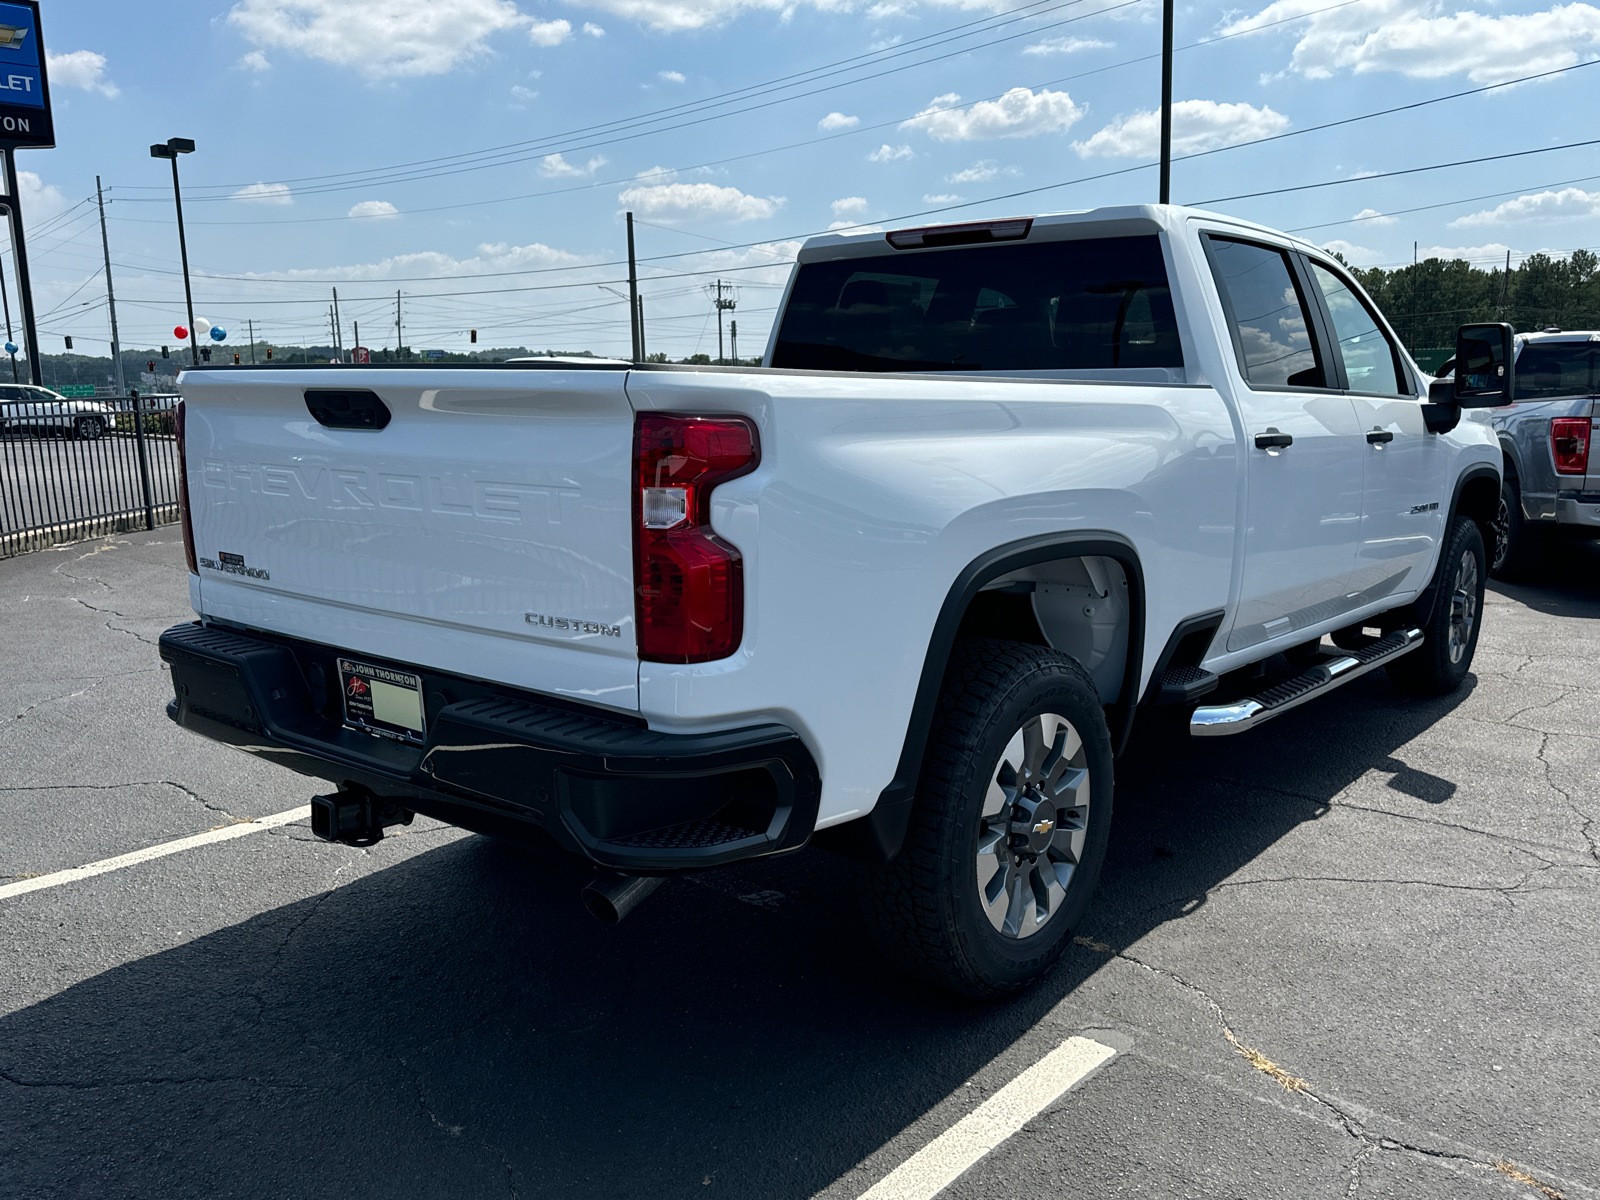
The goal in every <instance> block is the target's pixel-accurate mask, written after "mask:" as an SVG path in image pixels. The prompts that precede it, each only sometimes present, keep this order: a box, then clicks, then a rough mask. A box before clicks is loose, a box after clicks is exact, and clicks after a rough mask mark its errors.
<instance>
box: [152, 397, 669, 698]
mask: <svg viewBox="0 0 1600 1200" xmlns="http://www.w3.org/2000/svg"><path fill="white" fill-rule="evenodd" d="M623 382H624V372H622V371H620V370H615V371H612V370H550V369H547V368H538V367H531V368H527V369H507V368H499V369H484V370H461V369H457V370H438V369H428V368H424V367H418V368H392V369H376V370H352V369H350V368H348V367H347V368H344V369H338V368H332V369H329V370H326V371H299V370H296V371H284V370H266V371H237V372H235V371H199V372H190V373H188V374H186V375H185V376H184V377H183V380H182V391H183V394H184V397H185V400H186V402H187V403H186V408H187V410H188V421H187V458H188V474H189V489H190V497H191V501H192V505H191V507H192V512H193V521H194V533H195V547H196V551H197V555H198V558H199V559H200V585H199V590H200V607H201V609H202V610H203V612H204V613H205V615H206V616H208V617H212V618H216V619H221V620H227V621H233V622H236V623H239V624H243V625H249V626H254V627H257V628H262V629H265V630H268V631H272V632H278V633H284V634H289V635H291V636H296V637H303V638H306V639H308V640H312V641H317V642H321V643H324V644H327V645H331V646H335V647H338V648H342V649H347V650H350V651H353V652H356V653H360V654H364V655H368V656H373V657H379V658H383V659H386V660H388V661H392V662H399V663H412V664H416V665H420V666H430V667H434V668H438V669H443V670H450V671H454V672H457V673H460V674H466V675H473V676H477V677H479V678H485V679H489V680H492V681H495V682H500V683H507V684H513V685H515V686H519V687H527V688H532V689H535V690H538V691H543V692H548V693H551V694H555V695H562V696H570V697H573V698H581V699H583V700H586V701H588V702H590V703H600V704H605V705H608V706H610V707H614V708H621V709H634V708H636V707H637V703H638V701H637V695H638V684H637V674H638V673H637V660H636V657H635V651H634V628H633V625H634V622H633V565H632V553H633V552H632V537H631V517H630V511H631V510H630V486H629V479H630V473H631V470H632V447H633V413H632V410H631V408H630V407H629V404H628V400H627V396H626V394H625V392H624V390H623ZM241 385H243V386H241ZM324 389H331V390H334V391H339V390H343V391H361V392H370V393H372V394H375V395H376V396H377V397H378V398H379V400H381V401H382V404H383V406H384V407H385V408H387V410H388V412H389V418H388V423H387V425H386V426H385V427H384V428H382V429H371V428H336V427H329V426H328V425H325V424H323V423H321V422H319V421H318V420H317V419H316V418H315V417H314V416H313V415H312V412H311V411H310V408H309V407H308V404H307V393H308V392H311V393H312V394H313V399H317V393H319V392H321V391H323V390H324ZM319 403H320V401H319ZM336 403H337V402H336ZM380 423H381V422H380Z"/></svg>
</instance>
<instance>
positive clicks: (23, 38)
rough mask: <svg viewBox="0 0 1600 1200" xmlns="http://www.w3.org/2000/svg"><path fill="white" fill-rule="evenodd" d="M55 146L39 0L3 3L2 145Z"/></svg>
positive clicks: (0, 23)
mask: <svg viewBox="0 0 1600 1200" xmlns="http://www.w3.org/2000/svg"><path fill="white" fill-rule="evenodd" d="M55 144H56V133H55V126H54V123H53V122H52V121H51V119H50V81H49V78H48V77H47V76H46V74H45V61H44V43H43V40H42V39H41V38H40V36H39V4H38V0H21V2H15V0H7V2H0V145H5V146H31V147H35V148H42V149H48V148H49V147H51V146H54V145H55Z"/></svg>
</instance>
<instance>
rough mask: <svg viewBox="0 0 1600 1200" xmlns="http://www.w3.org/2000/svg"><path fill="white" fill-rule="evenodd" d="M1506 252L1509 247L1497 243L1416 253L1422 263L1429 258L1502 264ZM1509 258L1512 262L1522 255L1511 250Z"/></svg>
mask: <svg viewBox="0 0 1600 1200" xmlns="http://www.w3.org/2000/svg"><path fill="white" fill-rule="evenodd" d="M1507 250H1511V247H1510V246H1505V245H1502V244H1501V243H1499V242H1490V243H1489V244H1488V245H1487V246H1423V247H1422V248H1421V249H1420V250H1418V251H1417V257H1418V258H1421V259H1423V260H1424V261H1426V260H1427V259H1430V258H1442V259H1444V260H1446V261H1447V262H1448V261H1452V260H1454V259H1458V258H1464V259H1466V260H1467V261H1468V262H1501V263H1503V262H1505V260H1506V251H1507ZM1511 257H1512V258H1513V259H1514V260H1515V259H1521V258H1522V255H1520V254H1518V253H1517V252H1516V251H1514V250H1512V251H1511Z"/></svg>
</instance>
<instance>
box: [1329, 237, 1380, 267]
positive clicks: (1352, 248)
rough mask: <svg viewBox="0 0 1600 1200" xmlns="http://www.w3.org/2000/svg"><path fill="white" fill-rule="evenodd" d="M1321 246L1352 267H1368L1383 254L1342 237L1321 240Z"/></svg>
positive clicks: (1378, 260)
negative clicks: (1325, 240)
mask: <svg viewBox="0 0 1600 1200" xmlns="http://www.w3.org/2000/svg"><path fill="white" fill-rule="evenodd" d="M1322 248H1323V249H1324V250H1326V251H1327V252H1328V253H1329V254H1337V255H1338V256H1339V257H1340V258H1342V259H1344V260H1345V262H1347V263H1349V264H1350V265H1351V266H1352V267H1369V266H1372V265H1373V264H1374V263H1377V262H1381V261H1382V260H1383V256H1382V255H1381V254H1379V253H1378V252H1377V251H1376V250H1368V249H1367V248H1366V247H1365V246H1358V245H1356V244H1355V243H1354V242H1347V241H1345V240H1344V239H1343V238H1334V239H1333V240H1332V241H1327V242H1323V243H1322Z"/></svg>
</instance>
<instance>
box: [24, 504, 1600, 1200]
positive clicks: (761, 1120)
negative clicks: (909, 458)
mask: <svg viewBox="0 0 1600 1200" xmlns="http://www.w3.org/2000/svg"><path fill="white" fill-rule="evenodd" d="M190 615H191V614H190V613H189V611H188V607H187V591H186V583H185V577H184V570H183V554H182V546H181V544H180V538H179V535H178V532H177V529H176V528H175V527H167V528H163V529H160V530H157V531H156V532H155V533H154V534H152V535H144V534H137V535H129V536H121V537H117V538H112V539H104V540H99V541H93V542H86V543H80V544H77V545H73V546H66V547H58V548H56V549H53V550H48V551H43V552H40V553H36V554H29V555H24V556H21V557H18V558H14V559H11V560H8V561H5V562H0V617H3V625H0V629H3V630H4V631H5V638H4V641H5V647H6V653H5V654H4V656H3V659H0V716H3V718H4V719H3V727H0V1196H4V1197H8V1198H9V1197H19V1198H26V1200H44V1198H54V1197H145V1196H148V1197H161V1198H162V1200H174V1198H178V1197H191V1196H192V1197H224V1196H230V1197H278V1196H285V1197H289V1196H292V1197H305V1196H340V1197H366V1196H372V1197H409V1196H419V1197H423V1196H425V1197H434V1196H451V1197H477V1196H486V1197H504V1196H520V1197H550V1198H567V1197H571V1198H587V1197H639V1198H644V1197H679V1196H702V1197H703V1196H712V1195H718V1194H721V1195H727V1196H736V1197H752V1198H768V1197H771V1198H781V1200H806V1198H808V1197H813V1196H821V1197H825V1198H827V1200H847V1198H855V1197H861V1196H863V1195H864V1194H866V1193H867V1192H868V1191H869V1190H870V1189H874V1188H875V1187H876V1189H877V1190H876V1191H875V1192H874V1198H875V1200H876V1197H878V1196H888V1195H896V1196H901V1195H904V1196H910V1195H915V1194H919V1193H918V1192H917V1191H916V1187H917V1186H918V1185H917V1184H916V1182H915V1179H914V1178H913V1176H915V1175H916V1172H915V1171H914V1170H913V1169H912V1168H914V1167H917V1165H918V1164H920V1163H922V1162H923V1161H924V1159H926V1158H928V1157H929V1156H932V1157H934V1158H937V1157H938V1155H939V1154H941V1153H944V1151H945V1150H946V1149H948V1148H950V1147H952V1146H957V1144H958V1143H961V1142H962V1140H963V1136H965V1135H967V1134H971V1131H972V1130H974V1129H977V1128H978V1127H979V1126H981V1125H982V1123H983V1121H984V1120H985V1119H986V1115H987V1116H992V1115H993V1114H994V1113H995V1112H997V1111H1000V1110H1006V1109H1007V1105H1008V1104H1011V1102H1012V1101H1013V1100H1014V1099H1015V1097H1016V1096H1018V1095H1020V1094H1021V1092H1020V1091H1019V1089H1021V1090H1022V1091H1026V1087H1025V1086H1024V1085H1027V1084H1028V1083H1029V1081H1030V1080H1033V1079H1034V1078H1035V1077H1036V1074H1035V1073H1036V1072H1037V1071H1038V1070H1039V1069H1040V1067H1041V1064H1046V1063H1047V1062H1049V1061H1052V1060H1050V1059H1049V1058H1048V1057H1047V1056H1049V1055H1051V1052H1053V1051H1056V1050H1057V1048H1058V1047H1063V1046H1069V1048H1070V1045H1079V1046H1081V1045H1085V1044H1090V1045H1093V1046H1097V1047H1100V1050H1099V1051H1098V1052H1097V1054H1098V1057H1097V1058H1096V1059H1095V1062H1097V1063H1098V1065H1097V1066H1095V1067H1094V1069H1093V1070H1092V1071H1086V1072H1079V1073H1077V1074H1075V1075H1074V1076H1073V1078H1074V1079H1076V1082H1074V1083H1073V1085H1072V1086H1071V1088H1070V1090H1068V1091H1066V1092H1065V1093H1064V1094H1062V1095H1060V1096H1059V1097H1055V1096H1053V1091H1052V1090H1051V1089H1047V1091H1046V1093H1044V1098H1043V1100H1041V1101H1039V1102H1038V1103H1037V1104H1033V1105H1030V1106H1028V1107H1027V1108H1026V1109H1025V1110H1023V1111H1021V1112H1020V1113H1019V1114H1018V1115H1017V1119H1016V1121H1014V1122H1013V1123H1012V1125H1011V1126H1009V1127H1008V1128H1007V1129H1005V1130H1003V1131H1002V1132H1001V1133H1000V1134H998V1135H995V1136H991V1137H989V1139H988V1140H987V1141H984V1140H982V1139H981V1138H980V1140H979V1141H977V1142H973V1137H974V1136H977V1135H972V1136H966V1143H968V1144H969V1145H976V1147H977V1148H976V1149H975V1150H973V1151H972V1152H971V1155H970V1156H969V1157H975V1158H976V1162H975V1165H973V1166H971V1168H970V1169H968V1170H966V1171H965V1173H964V1174H961V1175H960V1176H959V1177H958V1178H955V1179H954V1182H952V1183H950V1185H949V1186H948V1187H947V1188H946V1189H945V1190H944V1191H943V1192H941V1193H940V1195H942V1196H948V1197H962V1198H978V1197H983V1198H985V1200H988V1198H992V1197H1001V1196H1003V1197H1006V1198H1007V1200H1032V1198H1035V1197H1037V1198H1039V1200H1043V1198H1045V1197H1051V1198H1057V1197H1096V1198H1099V1197H1107V1196H1148V1197H1159V1198H1171V1197H1195V1198H1199V1197H1219V1198H1234V1197H1241V1198H1243V1197H1247V1198H1251V1200H1254V1198H1257V1197H1283V1198H1286V1200H1307V1198H1311V1197H1328V1198H1330V1200H1334V1198H1349V1197H1363V1198H1366V1197H1371V1198H1378V1197H1382V1198H1384V1200H1394V1198H1411V1197H1417V1198H1435V1197H1437V1198H1441V1200H1477V1198H1479V1197H1484V1198H1488V1197H1496V1198H1498V1197H1508V1198H1518V1200H1520V1198H1532V1200H1553V1198H1554V1197H1557V1196H1562V1197H1567V1198H1569V1200H1577V1198H1579V1197H1594V1196H1600V1134H1597V1131H1600V1088H1597V1087H1596V1083H1595V1080H1596V1079H1597V1078H1600V967H1597V965H1596V947H1597V945H1600V904H1597V899H1600V887H1597V884H1600V782H1597V781H1600V771H1597V769H1596V768H1597V766H1600V722H1597V719H1596V718H1597V716H1600V683H1597V680H1596V666H1597V663H1600V550H1597V549H1595V548H1592V547H1579V548H1571V549H1568V550H1567V551H1565V552H1564V554H1563V559H1562V561H1561V563H1560V564H1559V565H1558V566H1557V567H1555V568H1554V569H1552V570H1551V571H1549V572H1547V573H1546V574H1545V575H1544V576H1543V577H1542V578H1540V579H1539V580H1537V581H1535V582H1533V583H1529V584H1526V585H1519V586H1514V587H1513V586H1503V585H1499V584H1495V585H1492V591H1491V593H1490V595H1489V598H1488V604H1487V607H1486V611H1485V614H1484V634H1483V641H1482V642H1481V644H1480V646H1479V650H1478V657H1477V662H1476V667H1475V671H1474V675H1473V676H1472V677H1471V678H1470V679H1469V682H1468V686H1467V687H1465V688H1464V689H1463V690H1462V691H1461V692H1459V693H1458V694H1456V695H1453V696H1450V697H1446V698H1444V699H1440V700H1432V701H1422V702H1419V701H1416V700H1413V699H1408V698H1406V697H1403V696H1401V695H1399V694H1397V693H1396V692H1394V691H1393V690H1392V689H1391V688H1390V687H1389V685H1388V683H1387V682H1386V681H1385V679H1384V678H1383V677H1382V675H1381V674H1379V675H1376V676H1369V677H1366V678H1364V679H1361V680H1358V681H1356V682H1355V683H1352V684H1351V685H1350V686H1349V687H1347V688H1345V689H1343V690H1342V691H1340V692H1339V693H1336V694H1335V695H1332V696H1330V697H1328V698H1326V699H1324V700H1321V701H1318V702H1317V703H1315V704H1312V705H1308V706H1306V707H1304V708H1302V709H1299V710H1297V711H1296V712H1294V713H1291V714H1288V715H1286V716H1284V717H1283V718H1281V719H1279V720H1277V721H1274V722H1273V723H1271V724H1270V725H1268V726H1266V727H1264V728H1262V729H1260V730H1257V731H1255V732H1253V733H1249V734H1245V735H1242V736H1239V737H1236V738H1228V739H1216V740H1211V741H1202V742H1190V741H1187V740H1186V739H1183V738H1181V737H1179V736H1177V735H1175V734H1173V733H1171V732H1170V731H1163V730H1159V729H1147V730H1145V731H1143V732H1142V733H1141V734H1139V735H1137V736H1136V739H1135V743H1134V745H1133V746H1132V747H1131V748H1130V750H1129V752H1128V754H1127V755H1126V757H1125V758H1124V759H1123V761H1122V762H1121V763H1120V764H1119V778H1118V788H1117V796H1116V803H1117V816H1116V824H1115V826H1114V831H1113V835H1112V849H1111V856H1110V861H1109V862H1108V864H1107V868H1106V871H1105V875H1104V877H1103V881H1102V884H1101V889H1100V893H1099V895H1098V897H1097V899H1096V901H1095V903H1094V905H1093V907H1092V909H1091V911H1090V914H1089V917H1088V918H1087V920H1086V921H1085V923H1084V925H1083V927H1082V928H1081V930H1080V931H1079V933H1080V935H1081V936H1080V938H1079V942H1078V944H1076V945H1074V947H1073V948H1072V950H1071V951H1070V953H1069V954H1068V956H1067V957H1066V959H1065V960H1064V961H1063V962H1062V963H1061V965H1060V966H1059V967H1058V968H1057V969H1056V970H1055V971H1054V972H1053V973H1052V974H1051V975H1050V976H1049V977H1048V978H1047V979H1046V980H1045V981H1044V983H1043V984H1041V985H1040V986H1039V987H1037V988H1035V989H1034V990H1033V991H1031V992H1029V993H1028V994H1026V995H1025V996H1023V997H1021V998H1019V999H1016V1000H1013V1001H1011V1002H1009V1003H1005V1004H998V1005H973V1004H970V1003H965V1002H959V1001H956V1000H953V999H950V998H947V997H944V996H941V995H939V994H936V993H931V992H928V991H926V990H924V989H922V988H921V987H919V986H917V985H915V984H912V983H908V982H906V981H904V980H902V979H900V978H899V977H897V976H895V975H894V974H892V973H890V971H889V970H888V969H887V968H885V967H883V966H882V965H881V964H880V962H879V959H878V956H877V955H876V954H875V953H874V951H873V948H872V946H871V944H870V942H869V941H868V940H867V938H866V935H865V932H864V930H863V928H862V925H861V922H860V918H859V915H858V905H859V892H860V887H859V883H860V881H859V876H858V873H857V868H856V867H855V866H854V865H853V864H851V863H849V862H846V861H844V860H841V859H837V858H832V857H829V856H828V855H826V854H825V853H823V852H821V851H806V852H803V853H801V854H799V855H797V856H794V857H792V858H789V859H785V860H780V861H773V862H767V863H760V864H755V865H749V866H744V867H740V868H736V869H731V870H727V871H724V872H720V873H712V874H707V875H704V876H701V877H699V878H696V879H692V880H675V881H672V882H669V883H668V884H667V885H666V886H664V887H662V888H661V889H660V890H658V891H657V892H656V893H655V895H654V896H652V897H651V899H650V900H649V901H648V902H647V903H646V904H644V905H643V906H642V907H641V908H640V909H639V910H638V911H637V912H636V913H635V914H634V915H633V916H631V917H629V918H628V920H627V921H626V922H625V923H623V924H622V925H620V926H617V927H614V928H609V927H604V926H601V925H599V924H598V923H596V922H595V921H594V920H593V918H591V917H590V916H589V915H588V914H587V913H586V912H584V911H583V909H582V908H581V906H580V905H579V902H578V899H577V892H578V889H579V887H580V886H581V884H582V883H584V882H586V880H587V877H588V873H587V872H586V871H584V870H583V869H582V868H581V867H579V866H577V865H575V864H569V863H566V862H563V861H559V860H551V859H546V858H542V857H539V856H537V855H533V854H531V853H529V852H525V851H520V850H516V849H513V848H510V847H507V846H504V845H501V844H498V843H496V842H493V841H490V840H488V839H485V838H481V837H477V836H474V835H469V834H465V833H462V832H460V831H458V830H454V829H451V828H448V827H445V826H440V825H436V824H433V823H431V822H428V821H426V820H424V819H422V818H418V820H417V822H416V823H415V824H414V825H413V826H411V827H410V828H409V829H406V830H404V831H403V832H402V833H400V834H399V835H398V836H392V837H389V838H386V839H385V840H384V841H383V842H381V843H380V844H378V845H377V846H375V847H372V848H370V849H366V850H359V849H352V848H348V847H342V846H330V845H325V844H323V843H321V842H318V841H316V840H315V839H313V838H312V837H311V834H310V831H309V829H308V828H307V827H306V825H305V823H304V821H299V822H294V821H291V822H289V823H286V824H282V825H278V826H275V827H272V828H266V827H264V826H263V827H260V828H259V829H258V828H257V827H255V826H250V827H248V828H247V829H246V835H245V836H238V837H233V838H232V839H231V840H226V841H214V842H208V843H205V844H200V845H197V846H194V847H193V848H189V849H184V850H182V851H181V852H177V853H171V854H167V855H166V856H165V857H160V858H157V859H154V860H152V861H148V862H140V863H137V864H136V865H131V866H126V867H124V868H123V869H119V870H113V871H109V872H107V873H104V874H99V875H94V876H92V877H87V878H78V877H73V878H72V881H70V882H65V883H62V884H60V886H52V887H47V888H42V889H41V890H36V891H32V892H28V893H26V894H20V895H17V894H12V895H6V894H5V893H4V888H5V887H6V886H7V885H10V884H15V883H20V882H22V881H24V880H25V879H29V878H34V877H42V876H44V875H46V874H48V873H51V872H56V871H61V870H64V869H68V868H74V867H82V866H86V865H88V864H93V863H97V862H100V861H102V860H104V859H107V858H109V857H112V856H117V855H123V854H127V853H129V852H133V851H139V850H144V849H149V848H155V847H161V846H163V845H164V844H166V843H170V842H172V841H173V840H174V839H181V838H186V837H189V836H190V835H196V834H205V833H206V832H207V831H210V830H217V831H218V835H219V836H220V834H221V833H225V832H227V831H228V830H232V829H237V828H240V826H239V825H238V822H240V821H241V820H254V819H256V818H261V817H266V816H269V815H272V814H280V813H283V812H285V811H286V810H289V809H292V808H295V807H296V806H299V805H302V804H304V803H305V801H306V799H307V797H308V796H309V793H310V790H311V789H310V787H309V785H308V782H307V781H304V780H302V779H300V778H299V777H298V776H295V775H292V774H290V773H289V772H287V771H284V770H282V769H279V768H276V767H272V766H270V765H268V764H265V763H261V762H258V761H255V760H253V759H251V758H249V757H248V756H246V755H243V754H240V753H238V752H236V751H232V750H227V749H224V748H222V747H219V746H216V745H213V744H211V743H208V742H206V741H204V740H202V739H200V738H198V737H196V736H194V735H192V734H188V733H186V732H184V731H182V730H179V729H177V728H176V727H174V726H173V725H171V723H170V722H169V721H168V720H167V718H166V716H165V713H164V706H165V704H166V701H167V700H168V698H169V697H170V688H169V683H168V680H167V676H166V674H165V672H164V671H163V669H162V667H161V665H160V663H159V661H158V659H157V656H156V647H155V641H156V638H157V636H158V634H159V633H160V631H161V630H162V629H164V628H166V627H167V626H169V625H171V624H174V623H176V622H178V621H180V620H184V619H187V618H188V617H189V616H190ZM201 840H202V842H204V839H201ZM1075 1038H1076V1039H1080V1040H1079V1041H1078V1042H1076V1043H1074V1042H1072V1041H1071V1039H1075ZM1069 1044H1070V1045H1069ZM1101 1059H1104V1061H1101ZM1035 1090H1037V1089H1035ZM1012 1107H1013V1108H1014V1107H1015V1105H1014V1104H1013V1105H1012ZM1011 1129H1015V1132H1011V1131H1010V1130H1011ZM980 1132H981V1131H980ZM990 1146H992V1149H990V1148H989V1147H990ZM958 1148H959V1147H958ZM985 1150H987V1153H985V1152H984V1151H985ZM897 1168H899V1170H897ZM906 1179H910V1180H912V1182H911V1184H909V1185H907V1187H906V1188H901V1184H900V1183H899V1182H898V1181H901V1180H906ZM897 1188H900V1189H901V1190H896V1189H897ZM907 1189H909V1190H907ZM921 1194H930V1193H926V1192H924V1193H921Z"/></svg>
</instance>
